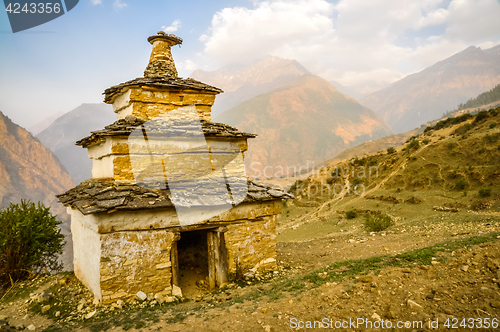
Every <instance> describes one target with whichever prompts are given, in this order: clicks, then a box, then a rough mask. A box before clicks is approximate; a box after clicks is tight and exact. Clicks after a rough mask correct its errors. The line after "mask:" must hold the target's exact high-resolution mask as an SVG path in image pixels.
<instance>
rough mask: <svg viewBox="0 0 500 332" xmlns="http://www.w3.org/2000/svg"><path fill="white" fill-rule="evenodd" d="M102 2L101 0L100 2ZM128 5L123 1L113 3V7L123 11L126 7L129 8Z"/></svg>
mask: <svg viewBox="0 0 500 332" xmlns="http://www.w3.org/2000/svg"><path fill="white" fill-rule="evenodd" d="M99 1H100V0H99ZM127 6H128V5H127V4H126V3H124V2H122V0H115V2H113V7H114V8H115V9H117V10H119V9H123V8H125V7H127Z"/></svg>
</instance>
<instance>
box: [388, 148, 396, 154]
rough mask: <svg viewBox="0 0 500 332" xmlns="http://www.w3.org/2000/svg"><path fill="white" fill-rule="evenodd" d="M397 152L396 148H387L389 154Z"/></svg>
mask: <svg viewBox="0 0 500 332" xmlns="http://www.w3.org/2000/svg"><path fill="white" fill-rule="evenodd" d="M395 152H396V149H395V148H388V149H387V154H393V153H395Z"/></svg>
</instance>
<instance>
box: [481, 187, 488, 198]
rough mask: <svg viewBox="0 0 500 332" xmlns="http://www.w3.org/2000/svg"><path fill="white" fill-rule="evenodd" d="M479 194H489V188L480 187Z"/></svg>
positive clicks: (486, 195) (485, 195) (482, 195)
mask: <svg viewBox="0 0 500 332" xmlns="http://www.w3.org/2000/svg"><path fill="white" fill-rule="evenodd" d="M479 196H481V197H488V196H491V188H481V189H479Z"/></svg>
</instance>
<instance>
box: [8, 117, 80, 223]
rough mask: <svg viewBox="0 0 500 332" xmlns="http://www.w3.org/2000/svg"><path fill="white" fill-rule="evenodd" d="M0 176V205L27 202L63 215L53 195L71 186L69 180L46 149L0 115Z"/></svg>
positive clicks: (26, 132) (63, 211) (55, 158)
mask: <svg viewBox="0 0 500 332" xmlns="http://www.w3.org/2000/svg"><path fill="white" fill-rule="evenodd" d="M0 177H1V178H2V183H1V184H0V204H1V206H7V205H9V203H10V202H15V203H17V202H19V201H20V200H21V199H30V200H32V201H35V202H37V201H41V202H43V203H44V204H45V205H47V206H52V208H53V209H52V210H53V213H54V214H61V215H62V216H64V215H65V211H66V210H65V208H64V207H63V206H62V205H60V204H59V203H57V200H56V198H55V195H56V194H59V193H61V192H63V191H65V190H67V189H69V188H71V187H72V186H74V182H73V180H72V179H71V177H70V176H69V175H68V173H67V172H66V170H65V169H64V166H63V165H61V163H60V162H59V160H58V158H57V157H56V156H55V155H53V154H52V152H51V151H50V150H49V149H48V148H46V147H45V146H43V144H42V143H40V141H38V140H37V139H36V138H34V137H33V136H31V134H30V133H29V132H28V131H27V130H25V129H24V128H22V127H20V126H18V125H16V124H15V123H13V122H12V121H11V120H10V119H9V118H8V117H6V116H5V115H3V113H1V112H0Z"/></svg>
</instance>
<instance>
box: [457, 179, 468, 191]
mask: <svg viewBox="0 0 500 332" xmlns="http://www.w3.org/2000/svg"><path fill="white" fill-rule="evenodd" d="M466 186H467V181H466V180H465V179H464V178H460V179H458V180H457V182H455V188H457V189H458V190H464V189H465V187H466Z"/></svg>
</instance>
